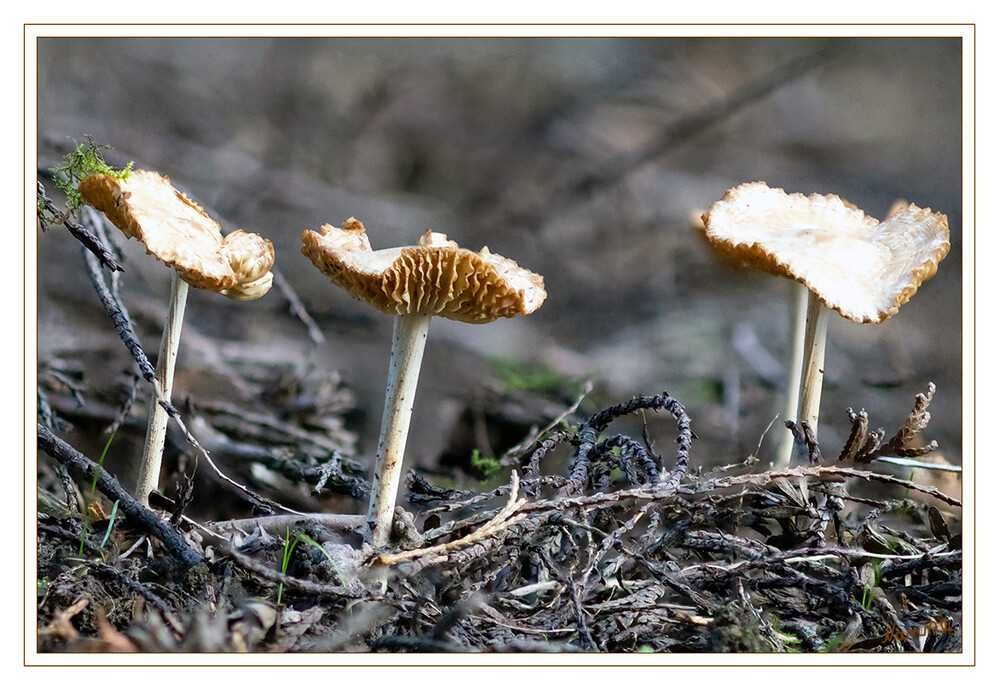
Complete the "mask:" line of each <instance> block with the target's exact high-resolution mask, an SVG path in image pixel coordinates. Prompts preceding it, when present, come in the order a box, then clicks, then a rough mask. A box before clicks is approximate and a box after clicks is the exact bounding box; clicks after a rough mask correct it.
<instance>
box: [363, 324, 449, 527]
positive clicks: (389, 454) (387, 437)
mask: <svg viewBox="0 0 999 690" xmlns="http://www.w3.org/2000/svg"><path fill="white" fill-rule="evenodd" d="M432 318H433V317H432V316H430V315H426V314H402V315H400V316H397V317H395V324H394V326H393V329H392V355H391V359H390V360H389V374H388V386H386V388H385V409H384V411H383V412H382V429H381V434H380V436H379V438H378V452H377V455H376V456H375V473H374V476H373V479H372V482H371V501H370V503H369V504H368V529H370V530H371V541H372V543H373V544H375V545H376V546H384V545H385V544H388V542H389V536H390V531H391V529H392V516H393V514H394V511H395V503H396V496H397V494H398V492H399V478H400V477H401V476H402V459H403V457H404V456H405V454H406V439H407V438H408V436H409V423H410V418H411V417H412V416H413V402H414V400H415V399H416V384H417V383H418V381H419V378H420V365H421V364H422V362H423V350H424V348H425V347H426V344H427V332H428V331H429V330H430V319H432Z"/></svg>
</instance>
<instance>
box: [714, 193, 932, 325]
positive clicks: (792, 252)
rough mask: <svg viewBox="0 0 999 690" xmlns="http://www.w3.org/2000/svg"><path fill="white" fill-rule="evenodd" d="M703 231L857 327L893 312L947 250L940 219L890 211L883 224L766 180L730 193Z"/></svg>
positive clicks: (912, 210)
mask: <svg viewBox="0 0 999 690" xmlns="http://www.w3.org/2000/svg"><path fill="white" fill-rule="evenodd" d="M704 225H705V227H704V232H705V235H706V237H707V239H708V241H709V242H710V243H711V244H712V245H713V246H714V247H715V248H717V249H718V250H720V251H722V252H723V253H724V254H725V255H726V256H728V257H729V258H731V259H735V260H738V261H741V262H744V263H746V264H748V265H751V266H754V267H756V268H759V269H761V270H764V271H767V272H769V273H773V274H776V275H780V276H784V277H787V278H791V279H792V280H796V281H798V282H799V283H802V284H804V285H805V286H807V287H808V289H809V290H811V291H812V292H814V293H815V294H816V295H817V296H818V298H819V299H820V300H822V302H824V303H825V304H826V305H827V306H828V307H830V308H832V309H835V310H836V311H838V312H839V313H840V314H842V315H843V316H845V317H846V318H848V319H851V320H852V321H857V322H861V323H880V322H882V321H884V320H885V319H887V318H889V317H891V316H893V315H895V314H897V313H898V309H899V307H900V306H902V305H903V304H905V303H906V302H908V301H909V298H910V297H912V295H914V294H915V293H916V290H917V289H918V288H919V286H920V284H922V282H923V281H925V280H928V279H930V278H932V277H933V275H934V274H935V273H936V272H937V265H938V264H939V263H940V261H941V260H942V259H943V258H944V257H945V256H946V255H947V252H948V251H949V250H950V233H949V229H948V227H947V216H945V215H943V214H941V213H934V212H932V211H931V210H929V209H923V208H919V207H917V206H915V205H911V204H910V205H907V206H896V207H895V208H894V209H893V213H892V214H891V215H889V217H888V219H887V220H885V221H883V222H882V221H878V220H877V219H875V218H871V217H869V216H867V215H865V214H864V212H863V211H861V210H859V209H858V208H857V207H855V206H853V205H852V204H850V203H848V202H846V201H844V200H842V199H840V198H839V197H838V196H833V195H828V196H821V195H818V194H813V195H811V196H808V197H806V196H804V195H802V194H786V193H785V192H784V190H783V189H772V188H770V187H768V186H767V185H766V183H764V182H752V183H747V184H743V185H740V186H738V187H736V188H734V189H730V190H728V191H727V192H726V193H725V196H724V197H722V199H721V201H718V202H717V203H715V204H714V205H713V206H712V207H711V208H710V209H709V210H708V212H707V213H705V214H704Z"/></svg>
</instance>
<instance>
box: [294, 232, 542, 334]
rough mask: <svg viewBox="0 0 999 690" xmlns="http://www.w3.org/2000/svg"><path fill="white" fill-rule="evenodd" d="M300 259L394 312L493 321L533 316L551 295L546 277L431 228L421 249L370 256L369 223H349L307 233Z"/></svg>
mask: <svg viewBox="0 0 999 690" xmlns="http://www.w3.org/2000/svg"><path fill="white" fill-rule="evenodd" d="M302 253H303V254H304V255H305V256H307V257H309V259H311V260H312V263H313V264H314V265H315V266H316V268H318V269H319V270H320V271H322V272H323V273H324V274H326V275H327V276H329V277H330V278H331V279H332V280H333V282H334V283H335V284H336V285H339V286H340V287H342V288H343V289H345V290H347V291H348V292H349V293H350V294H351V295H353V296H354V297H355V298H357V299H359V300H362V301H364V302H367V303H368V304H370V305H372V306H374V307H376V308H377V309H380V310H381V311H384V312H386V313H389V314H396V315H400V314H429V315H435V316H443V317H445V318H448V319H453V320H455V321H463V322H465V323H489V322H490V321H495V320H496V319H498V318H500V317H507V318H510V317H513V316H517V315H518V314H530V313H531V312H533V311H534V310H535V309H537V308H538V307H540V306H541V303H542V302H544V300H545V297H547V293H546V292H545V285H544V278H542V277H541V276H540V275H538V274H536V273H533V272H531V271H529V270H527V269H525V268H521V267H520V266H518V265H517V263H516V262H515V261H512V260H510V259H507V258H504V257H502V256H500V255H498V254H493V253H491V252H490V251H489V249H488V248H487V247H483V248H482V251H481V252H473V251H471V250H468V249H462V248H461V247H459V246H458V245H457V243H455V242H451V241H448V239H447V237H446V236H445V235H443V234H441V233H436V232H431V231H429V230H428V231H427V232H426V234H424V235H423V237H422V238H420V241H419V244H417V245H416V246H412V247H395V248H393V249H381V250H378V251H372V249H371V244H370V242H369V241H368V237H367V234H366V232H365V229H364V225H363V224H361V222H360V221H358V220H356V219H354V218H351V219H349V220H348V221H347V222H346V223H344V224H343V226H342V227H340V228H335V227H333V226H331V225H324V226H322V230H321V232H319V233H317V232H315V231H313V230H305V231H303V232H302Z"/></svg>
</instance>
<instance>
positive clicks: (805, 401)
mask: <svg viewBox="0 0 999 690" xmlns="http://www.w3.org/2000/svg"><path fill="white" fill-rule="evenodd" d="M831 312H832V310H830V309H829V308H828V307H827V306H826V305H824V304H822V302H820V301H819V298H818V297H816V296H815V293H812V292H809V293H808V316H807V318H806V319H805V352H804V354H805V359H804V362H805V366H804V369H803V370H802V372H801V399H800V400H799V402H798V420H797V421H798V423H801V422H808V424H809V426H811V427H812V431H813V432H815V434H816V436H818V433H819V402H820V401H821V399H822V374H823V373H824V369H825V366H826V331H827V330H828V327H829V314H830V313H831Z"/></svg>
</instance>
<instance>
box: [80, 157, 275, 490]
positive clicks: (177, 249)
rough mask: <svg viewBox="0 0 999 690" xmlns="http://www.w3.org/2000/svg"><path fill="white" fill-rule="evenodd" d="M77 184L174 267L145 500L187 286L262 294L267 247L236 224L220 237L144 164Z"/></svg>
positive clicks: (159, 451)
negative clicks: (142, 167) (122, 173)
mask: <svg viewBox="0 0 999 690" xmlns="http://www.w3.org/2000/svg"><path fill="white" fill-rule="evenodd" d="M79 191H80V195H81V196H82V197H83V199H84V200H85V201H86V202H87V203H88V204H90V205H91V206H93V207H94V208H96V209H97V210H98V211H102V212H103V213H104V215H106V216H107V218H108V220H109V221H111V223H113V224H114V225H115V227H117V228H118V229H119V230H121V231H122V232H123V233H125V235H126V236H127V237H132V238H135V239H137V240H139V241H140V242H142V243H144V244H145V245H146V253H147V254H153V255H154V256H156V258H158V259H159V260H161V261H162V262H163V263H165V264H166V265H167V266H170V267H172V268H173V269H174V273H173V276H172V279H171V287H170V307H169V310H168V314H167V322H166V325H165V326H164V329H163V337H162V339H161V341H160V352H159V358H158V359H157V361H156V379H155V382H154V384H153V388H154V390H153V396H152V400H151V401H150V405H149V425H148V427H147V429H146V443H145V448H144V449H143V454H142V462H141V465H140V466H139V472H138V475H139V479H138V483H137V486H136V494H135V495H136V498H137V499H138V500H139V501H140V502H142V504H143V505H145V506H147V507H148V505H149V494H150V493H151V492H152V491H153V490H155V489H156V487H157V485H158V483H159V475H160V466H161V464H162V459H163V448H164V445H165V441H166V430H167V418H168V413H167V411H166V409H165V408H164V407H163V405H162V404H161V403H169V402H170V399H171V395H172V392H173V390H172V389H173V375H174V368H175V366H176V362H177V352H178V350H179V349H180V332H181V328H182V326H183V321H184V311H185V306H186V304H187V293H188V287H189V286H194V287H198V288H202V289H204V290H210V291H212V292H218V293H220V294H222V295H225V296H226V297H228V298H230V299H235V300H253V299H257V298H259V297H262V296H263V295H264V294H266V293H267V291H268V290H269V289H270V287H271V281H272V279H273V275H272V274H271V272H270V269H271V266H273V264H274V247H273V246H272V245H271V243H270V241H269V240H266V239H264V238H262V237H261V236H260V235H256V234H253V233H246V232H243V231H242V230H236V231H235V232H232V233H229V234H228V235H226V236H225V237H223V236H222V232H221V228H220V227H219V224H218V223H216V222H215V221H214V220H212V219H211V218H209V217H208V215H207V214H206V213H205V212H204V210H203V209H202V208H201V207H200V206H198V205H197V204H195V203H194V202H193V201H191V200H190V199H188V198H187V197H186V196H185V195H184V194H182V193H181V192H179V191H177V190H176V189H174V187H173V186H172V185H171V184H170V180H169V179H167V178H165V177H163V176H161V175H159V174H158V173H155V172H152V171H147V170H137V171H135V172H133V173H132V174H130V175H129V176H128V177H126V178H118V177H115V176H113V175H101V174H98V175H91V176H90V177H87V178H85V179H83V180H81V181H80V186H79Z"/></svg>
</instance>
